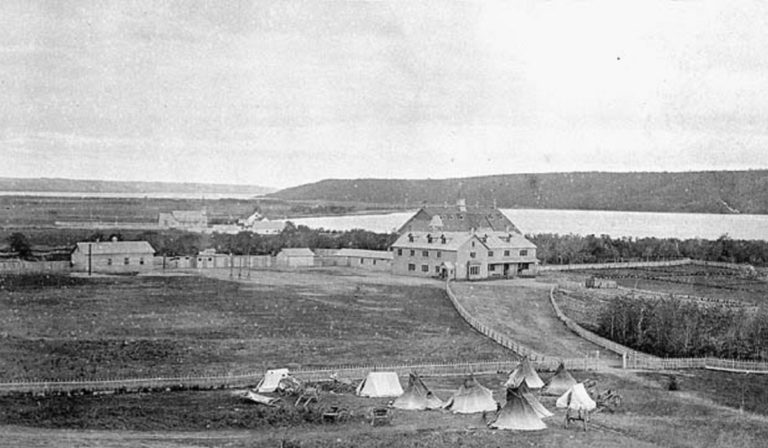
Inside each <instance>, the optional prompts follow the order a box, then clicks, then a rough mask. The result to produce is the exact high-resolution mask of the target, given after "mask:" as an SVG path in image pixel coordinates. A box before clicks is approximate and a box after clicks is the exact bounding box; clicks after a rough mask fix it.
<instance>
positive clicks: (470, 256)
mask: <svg viewBox="0 0 768 448" xmlns="http://www.w3.org/2000/svg"><path fill="white" fill-rule="evenodd" d="M475 256H477V254H476V253H475V252H470V253H469V258H475Z"/></svg>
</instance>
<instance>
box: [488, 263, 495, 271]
mask: <svg viewBox="0 0 768 448" xmlns="http://www.w3.org/2000/svg"><path fill="white" fill-rule="evenodd" d="M488 270H489V271H491V272H494V271H495V270H496V265H495V264H489V265H488Z"/></svg>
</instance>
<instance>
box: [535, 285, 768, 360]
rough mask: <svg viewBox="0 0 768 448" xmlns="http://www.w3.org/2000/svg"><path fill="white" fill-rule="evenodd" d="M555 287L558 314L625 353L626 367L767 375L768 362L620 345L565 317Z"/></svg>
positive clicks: (579, 332) (552, 299)
mask: <svg viewBox="0 0 768 448" xmlns="http://www.w3.org/2000/svg"><path fill="white" fill-rule="evenodd" d="M556 288H557V287H556V286H553V287H552V289H551V290H550V292H549V299H550V302H551V303H552V307H553V308H554V310H555V314H557V317H558V318H559V319H560V320H561V321H562V322H563V323H564V324H565V325H566V326H567V327H568V328H569V329H570V330H571V331H573V332H574V333H576V334H577V335H579V336H580V337H582V338H584V339H586V340H588V341H590V342H592V343H594V344H597V345H599V346H601V347H603V348H606V349H608V350H611V351H612V352H614V353H617V354H619V355H621V356H622V359H623V363H622V364H623V367H624V368H625V369H638V370H678V369H710V370H720V371H726V372H740V373H753V374H768V362H762V361H742V360H734V359H720V358H659V357H656V356H652V355H649V354H647V353H643V352H640V351H637V350H633V349H631V348H629V347H625V346H623V345H621V344H617V343H616V342H613V341H611V340H608V339H606V338H604V337H601V336H598V335H596V334H594V333H592V332H591V331H589V330H587V329H585V328H583V327H582V326H581V325H579V324H577V323H576V322H575V321H573V320H572V319H571V318H569V317H568V316H566V315H565V314H564V313H563V312H562V311H561V310H560V307H559V306H558V305H557V302H556V301H555V290H556Z"/></svg>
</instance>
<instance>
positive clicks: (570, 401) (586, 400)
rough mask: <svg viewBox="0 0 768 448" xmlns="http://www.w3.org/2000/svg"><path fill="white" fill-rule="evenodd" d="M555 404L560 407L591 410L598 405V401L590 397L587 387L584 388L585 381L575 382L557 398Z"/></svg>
mask: <svg viewBox="0 0 768 448" xmlns="http://www.w3.org/2000/svg"><path fill="white" fill-rule="evenodd" d="M555 405H556V406H557V407H558V408H569V409H573V410H574V411H578V410H585V411H591V410H593V409H595V408H596V407H597V403H595V401H594V400H592V398H590V397H589V394H588V393H587V389H585V388H584V383H578V384H574V385H573V387H571V388H570V389H569V390H568V392H566V393H564V394H563V395H561V396H560V398H558V399H557V402H556V403H555Z"/></svg>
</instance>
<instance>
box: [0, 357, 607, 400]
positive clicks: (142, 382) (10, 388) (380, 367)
mask: <svg viewBox="0 0 768 448" xmlns="http://www.w3.org/2000/svg"><path fill="white" fill-rule="evenodd" d="M564 361H565V363H566V366H567V367H568V368H569V369H570V370H594V369H595V368H597V366H596V364H595V361H596V360H595V359H594V358H577V359H567V360H564ZM518 362H519V361H518V360H513V359H509V360H501V361H481V362H456V363H435V364H377V365H358V366H338V367H324V368H317V369H298V370H291V372H290V374H291V375H292V376H293V377H295V378H298V379H300V380H302V381H312V382H322V381H331V379H332V378H338V379H344V380H351V381H359V380H362V379H363V378H365V376H366V375H368V373H369V372H376V371H387V372H396V373H397V374H398V375H400V376H405V375H407V374H408V373H409V372H417V373H418V374H419V375H421V376H427V377H429V376H433V377H434V376H461V375H467V374H469V373H473V374H477V375H481V374H496V373H508V372H510V371H512V370H513V369H514V368H515V367H516V366H517V364H518ZM532 364H533V366H534V367H535V368H536V369H537V370H539V371H554V370H555V369H556V367H557V365H552V364H551V363H549V362H542V361H533V362H532ZM262 377H263V372H254V373H247V374H242V375H221V376H186V377H170V378H122V379H104V380H69V381H65V380H47V381H14V382H7V383H0V393H8V392H33V393H54V392H73V391H82V390H87V391H90V392H111V391H116V390H120V389H122V390H125V391H128V392H135V391H140V390H143V389H151V390H157V389H164V388H177V387H178V388H185V389H189V388H200V389H213V388H243V387H253V386H255V385H256V384H258V383H259V381H260V380H261V378H262Z"/></svg>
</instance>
